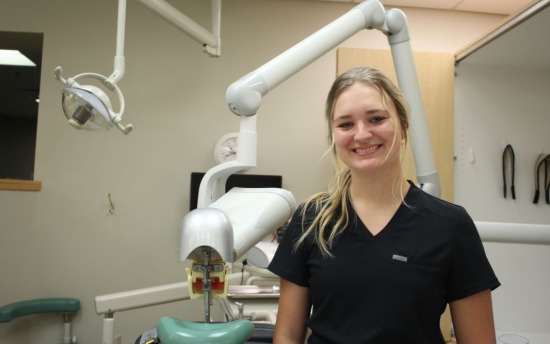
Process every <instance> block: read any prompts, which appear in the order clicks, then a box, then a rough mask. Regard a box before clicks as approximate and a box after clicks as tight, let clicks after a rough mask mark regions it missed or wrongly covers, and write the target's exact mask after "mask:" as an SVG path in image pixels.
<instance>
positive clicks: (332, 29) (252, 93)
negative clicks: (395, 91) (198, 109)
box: [220, 0, 441, 196]
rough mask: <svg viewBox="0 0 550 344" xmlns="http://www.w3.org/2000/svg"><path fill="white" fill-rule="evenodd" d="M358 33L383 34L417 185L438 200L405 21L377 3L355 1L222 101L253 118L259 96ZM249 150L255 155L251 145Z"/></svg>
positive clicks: (242, 81) (244, 80)
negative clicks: (407, 112)
mask: <svg viewBox="0 0 550 344" xmlns="http://www.w3.org/2000/svg"><path fill="white" fill-rule="evenodd" d="M363 29H377V30H380V31H382V32H383V33H384V34H386V35H387V36H388V41H389V44H390V47H391V51H392V56H393V61H394V65H395V69H396V73H397V77H398V83H399V86H400V88H401V90H402V91H403V93H404V94H405V97H406V98H407V101H408V103H409V106H410V108H411V118H410V122H411V124H410V134H411V142H412V147H413V154H414V160H415V163H416V170H417V178H418V182H419V184H420V185H421V186H422V188H423V189H424V190H425V191H427V192H428V193H430V194H433V195H435V196H439V195H440V193H441V188H440V184H439V177H438V174H437V170H436V168H435V163H434V160H433V153H432V146H431V143H430V137H429V133H428V128H427V124H426V119H425V113H424V107H423V103H422V97H421V94H420V89H419V84H418V79H417V76H416V67H415V64H414V59H413V55H412V50H411V46H410V41H409V32H408V29H407V19H406V17H405V14H404V13H403V12H402V11H400V10H397V9H393V10H390V11H388V12H385V10H384V7H383V6H382V4H381V3H380V2H379V1H376V0H367V1H364V2H362V3H360V4H359V5H357V6H356V7H354V8H353V9H351V10H350V11H349V12H348V13H346V14H344V15H343V16H341V17H340V18H338V19H336V20H335V21H333V22H332V23H330V24H329V25H327V26H325V27H324V28H322V29H321V30H319V31H317V32H316V33H314V34H313V35H311V36H310V37H308V38H306V39H304V40H303V41H301V42H300V43H298V44H296V45H295V46H293V47H292V48H290V49H289V50H287V51H285V52H284V53H282V54H280V55H279V56H277V57H275V58H274V59H273V60H271V61H269V62H267V63H266V64H264V65H263V66H261V67H260V68H258V69H256V70H255V71H253V72H251V73H249V74H247V75H245V76H244V77H242V78H241V79H239V80H237V81H236V82H234V83H233V84H231V85H230V86H229V88H228V89H227V92H226V102H227V103H228V105H229V108H230V109H231V111H232V112H233V113H235V114H236V115H238V116H241V118H243V117H251V116H255V115H256V114H257V112H258V109H259V107H260V103H261V100H262V97H263V96H265V95H266V94H267V93H268V92H269V91H271V90H272V89H274V88H275V87H277V86H278V85H279V84H280V83H282V82H283V81H285V80H287V79H288V78H290V77H291V76H292V75H294V74H296V73H297V72H298V71H300V70H301V69H303V68H304V67H306V66H307V65H309V64H310V63H312V62H313V61H315V60H317V59H318V58H319V57H321V56H323V55H324V54H325V53H327V52H328V51H330V50H331V49H333V48H334V47H336V46H337V45H338V44H340V43H342V42H343V41H345V40H346V39H348V38H349V37H351V36H352V35H354V34H355V33H357V32H359V31H360V30H363ZM242 143H244V142H239V149H240V150H243V149H247V148H246V147H244V145H243V144H242ZM253 151H254V152H255V147H254V148H253ZM238 160H239V157H237V161H238ZM221 166H222V165H220V167H221Z"/></svg>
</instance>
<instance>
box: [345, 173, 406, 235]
mask: <svg viewBox="0 0 550 344" xmlns="http://www.w3.org/2000/svg"><path fill="white" fill-rule="evenodd" d="M408 182H409V184H410V187H409V190H408V191H407V193H406V194H405V197H404V200H405V202H401V204H400V205H399V207H398V208H397V210H396V211H395V213H394V214H393V215H392V217H391V218H390V220H389V221H388V223H387V224H386V225H385V226H384V228H382V229H381V230H380V231H379V232H378V233H376V234H373V233H372V232H371V231H370V230H369V229H368V228H367V226H366V225H365V224H364V223H363V221H362V220H361V218H360V217H359V215H357V212H356V211H355V209H354V208H353V205H352V202H351V200H350V199H349V198H348V200H347V204H346V206H347V208H348V214H350V222H351V224H355V229H356V232H358V233H359V234H360V235H362V236H363V235H364V236H367V237H370V238H373V239H378V238H382V237H384V236H385V235H386V233H387V232H390V231H391V230H392V228H394V227H396V226H395V225H396V224H398V223H399V219H400V218H401V214H402V213H403V211H404V208H405V207H407V205H406V204H405V203H409V202H408V201H409V199H411V198H412V196H411V194H412V193H413V192H414V191H413V189H414V188H416V186H415V185H414V183H413V182H411V181H410V180H408Z"/></svg>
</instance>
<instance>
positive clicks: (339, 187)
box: [294, 66, 409, 257]
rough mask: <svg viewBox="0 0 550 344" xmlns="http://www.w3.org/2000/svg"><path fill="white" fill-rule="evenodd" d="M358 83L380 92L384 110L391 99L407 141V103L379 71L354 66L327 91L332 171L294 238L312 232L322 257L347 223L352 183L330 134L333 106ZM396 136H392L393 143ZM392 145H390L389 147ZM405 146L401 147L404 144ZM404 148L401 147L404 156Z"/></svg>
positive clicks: (305, 208) (308, 206) (308, 204)
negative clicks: (312, 215) (308, 220)
mask: <svg viewBox="0 0 550 344" xmlns="http://www.w3.org/2000/svg"><path fill="white" fill-rule="evenodd" d="M357 82H360V83H363V84H365V85H369V86H373V87H375V88H377V89H378V90H379V91H380V94H381V96H382V102H383V104H384V106H385V107H386V109H387V110H388V111H389V110H390V109H391V106H390V102H391V103H393V105H394V107H395V113H393V111H389V112H390V115H391V117H392V119H393V121H394V123H395V124H396V127H397V128H399V129H400V130H396V133H395V135H397V133H398V132H399V131H400V133H401V135H402V137H403V141H404V142H405V143H406V142H407V129H408V127H409V120H408V106H407V103H406V101H405V97H404V96H403V94H402V93H401V91H400V90H399V88H398V87H397V86H396V85H395V84H394V83H393V82H392V81H391V80H390V79H389V78H388V77H387V76H386V75H385V74H384V73H382V72H381V71H379V70H377V69H375V68H371V67H365V66H360V67H355V68H352V69H351V70H349V71H347V72H345V73H343V74H342V75H340V76H339V77H338V78H336V80H335V81H334V83H333V84H332V87H331V89H330V91H329V93H328V96H327V101H326V110H325V119H326V121H327V125H328V132H329V135H328V140H329V142H330V144H331V146H330V148H329V149H330V150H331V151H332V155H333V157H334V161H335V173H334V175H333V177H332V179H331V181H330V183H329V185H328V190H327V191H325V192H320V193H317V194H314V195H312V196H311V197H310V198H309V199H308V200H307V201H306V202H305V204H304V205H303V208H302V211H301V217H302V225H303V226H305V223H306V215H307V214H306V213H307V212H308V210H313V211H314V213H315V214H316V215H315V218H314V219H313V221H312V222H311V223H308V225H307V228H306V230H305V231H304V232H303V234H302V235H301V237H300V238H299V239H298V240H297V241H296V243H295V246H294V247H295V248H297V247H298V246H299V245H300V244H302V243H303V242H304V240H305V239H306V237H308V236H309V235H310V234H312V233H314V237H315V242H316V244H317V245H318V246H319V249H320V250H321V253H322V254H323V256H325V257H326V256H330V257H331V256H332V253H331V252H330V250H331V248H332V244H333V242H334V239H335V238H336V237H337V236H338V235H340V234H341V233H342V232H343V231H344V230H345V228H346V227H347V226H348V224H349V220H350V219H349V217H350V216H349V213H348V210H347V206H346V205H347V202H348V199H349V196H350V195H349V193H350V191H349V189H350V184H351V172H350V170H349V168H347V167H346V166H343V164H341V163H339V159H338V156H337V154H336V149H335V146H334V137H333V131H332V128H333V124H334V123H333V122H334V118H333V117H334V106H335V104H336V100H337V99H338V96H339V95H340V94H341V93H342V92H343V91H345V90H346V89H347V88H349V87H350V86H351V85H353V84H355V83H357ZM395 140H396V137H394V143H395ZM392 147H393V146H392ZM403 147H404V146H403ZM403 152H404V149H402V150H401V156H403Z"/></svg>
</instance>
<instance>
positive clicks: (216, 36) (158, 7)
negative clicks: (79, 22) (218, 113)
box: [55, 0, 221, 134]
mask: <svg viewBox="0 0 550 344" xmlns="http://www.w3.org/2000/svg"><path fill="white" fill-rule="evenodd" d="M140 1H141V2H142V3H143V4H144V5H146V6H147V7H149V8H150V9H151V10H153V11H154V12H156V13H157V14H159V15H160V16H162V17H163V18H164V19H166V20H167V21H169V22H170V23H172V24H174V25H175V26H176V27H177V28H179V29H181V30H183V31H185V32H186V33H187V34H188V35H190V36H191V37H192V38H194V39H195V40H196V41H198V42H199V43H201V45H202V46H203V48H204V51H205V52H206V53H208V54H209V55H210V56H212V57H217V56H220V45H221V43H220V20H221V0H212V32H209V31H208V30H206V29H204V28H203V27H201V26H200V25H199V24H197V23H196V22H194V21H193V20H192V19H190V18H189V17H187V16H186V15H184V14H183V13H181V12H180V11H178V10H177V9H176V8H175V7H173V6H171V5H170V4H168V3H167V2H166V1H164V0H140ZM125 21H126V0H119V2H118V23H117V46H116V55H115V66H114V71H113V73H112V74H111V75H110V76H109V77H106V76H103V75H101V74H97V73H82V74H79V75H76V76H74V77H72V78H68V79H64V78H63V77H62V75H61V74H62V73H63V69H62V68H61V67H57V68H55V78H56V79H57V80H59V81H60V82H61V83H62V84H63V85H65V88H64V89H63V90H62V98H61V99H62V100H61V103H62V107H63V112H64V113H65V116H66V117H67V119H68V120H69V124H71V125H72V126H73V127H75V128H78V129H89V130H101V129H110V128H111V127H113V125H115V126H116V127H117V128H118V129H120V130H121V131H122V132H123V133H124V134H128V133H130V131H132V129H133V126H132V125H131V124H128V125H122V124H121V123H120V121H121V119H122V114H123V113H124V96H123V95H122V92H121V91H120V89H119V87H118V86H117V82H119V81H120V80H121V79H122V76H123V75H124V67H125V66H124V26H125ZM84 78H89V79H95V80H97V81H99V82H100V83H101V85H102V86H104V87H105V88H106V89H107V90H109V91H111V92H114V93H115V94H116V96H117V98H118V104H119V110H118V112H115V111H114V110H113V107H112V103H111V101H110V99H109V97H108V96H107V94H106V93H105V92H104V91H103V90H102V89H101V88H99V87H97V86H92V85H80V84H78V83H77V80H78V79H84Z"/></svg>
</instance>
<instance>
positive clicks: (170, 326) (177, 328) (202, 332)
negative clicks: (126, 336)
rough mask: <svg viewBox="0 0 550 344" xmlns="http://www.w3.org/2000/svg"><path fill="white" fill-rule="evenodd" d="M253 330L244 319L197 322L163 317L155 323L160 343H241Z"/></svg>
mask: <svg viewBox="0 0 550 344" xmlns="http://www.w3.org/2000/svg"><path fill="white" fill-rule="evenodd" d="M253 332H254V325H253V324H252V322H250V321H248V320H245V319H242V320H236V321H231V322H224V323H198V322H192V321H185V320H180V319H176V318H172V317H163V318H162V319H160V321H159V323H158V324H157V336H158V338H159V339H160V341H161V343H162V344H182V343H185V344H242V343H244V342H245V341H246V340H247V339H248V338H250V336H252V333H253Z"/></svg>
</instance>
